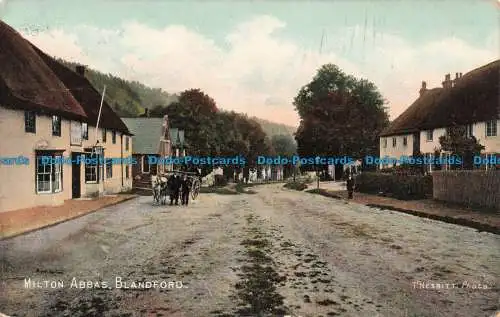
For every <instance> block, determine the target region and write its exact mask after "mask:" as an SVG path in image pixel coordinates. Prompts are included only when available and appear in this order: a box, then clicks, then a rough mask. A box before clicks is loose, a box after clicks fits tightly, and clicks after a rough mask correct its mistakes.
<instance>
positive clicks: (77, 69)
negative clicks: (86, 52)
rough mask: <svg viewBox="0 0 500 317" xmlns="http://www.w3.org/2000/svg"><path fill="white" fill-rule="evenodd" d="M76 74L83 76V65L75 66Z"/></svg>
mask: <svg viewBox="0 0 500 317" xmlns="http://www.w3.org/2000/svg"><path fill="white" fill-rule="evenodd" d="M76 72H77V73H78V75H80V76H85V66H83V65H77V66H76Z"/></svg>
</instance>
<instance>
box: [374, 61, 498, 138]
mask: <svg viewBox="0 0 500 317" xmlns="http://www.w3.org/2000/svg"><path fill="white" fill-rule="evenodd" d="M499 96H500V60H496V61H494V62H492V63H489V64H487V65H484V66H482V67H479V68H477V69H474V70H472V71H470V72H469V73H467V74H465V75H463V76H462V77H461V78H459V80H458V81H457V83H456V85H455V86H454V87H451V88H434V89H430V90H427V91H426V92H424V93H423V95H422V96H420V97H419V98H418V99H417V100H415V102H414V103H413V104H412V105H411V106H410V107H409V108H408V109H406V111H405V112H403V113H402V114H401V115H400V116H399V117H398V118H396V119H395V120H394V121H393V122H392V123H391V125H390V126H389V127H388V128H387V129H385V130H384V131H383V132H382V133H381V134H380V136H390V135H398V134H407V133H413V132H417V131H420V130H428V129H435V128H442V127H448V126H452V125H454V124H457V125H465V124H471V123H474V122H480V121H487V120H492V119H499V118H500V99H499V98H500V97H499Z"/></svg>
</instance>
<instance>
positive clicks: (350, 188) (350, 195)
mask: <svg viewBox="0 0 500 317" xmlns="http://www.w3.org/2000/svg"><path fill="white" fill-rule="evenodd" d="M346 185H347V194H348V196H347V198H348V199H352V198H353V193H354V179H353V177H352V176H351V175H349V176H348V178H347V183H346Z"/></svg>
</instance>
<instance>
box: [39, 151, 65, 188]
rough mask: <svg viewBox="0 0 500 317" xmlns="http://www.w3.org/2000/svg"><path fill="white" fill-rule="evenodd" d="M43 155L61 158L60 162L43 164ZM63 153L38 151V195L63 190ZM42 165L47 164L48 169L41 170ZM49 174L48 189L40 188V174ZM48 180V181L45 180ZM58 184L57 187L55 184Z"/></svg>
mask: <svg viewBox="0 0 500 317" xmlns="http://www.w3.org/2000/svg"><path fill="white" fill-rule="evenodd" d="M42 157H51V159H57V158H58V159H59V162H58V163H54V164H52V162H51V163H50V164H41V162H40V161H39V160H41V158H42ZM62 158H63V156H62V153H60V152H50V151H48V152H36V153H35V193H36V194H37V195H46V194H57V193H60V192H62V191H63V173H64V172H63V171H64V169H63V167H62ZM40 166H45V167H46V168H47V166H48V169H49V170H48V171H47V170H45V169H44V171H43V172H40V171H39V168H40ZM41 175H48V178H49V180H48V184H49V188H48V190H40V187H41V186H40V176H41ZM45 182H47V181H45ZM56 184H57V185H58V186H57V187H56V186H55V185H56Z"/></svg>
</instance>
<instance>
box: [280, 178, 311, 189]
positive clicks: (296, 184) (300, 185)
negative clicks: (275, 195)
mask: <svg viewBox="0 0 500 317" xmlns="http://www.w3.org/2000/svg"><path fill="white" fill-rule="evenodd" d="M283 187H285V188H289V189H295V190H304V189H306V188H307V183H306V182H305V181H300V180H299V181H295V182H294V181H290V182H287V183H286V184H285V185H283Z"/></svg>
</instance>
